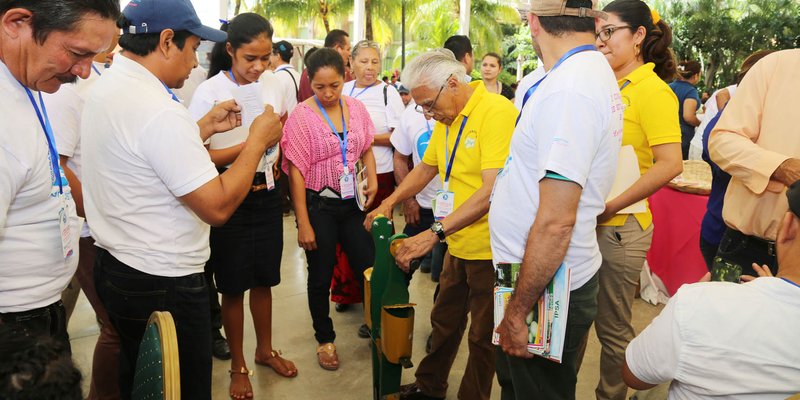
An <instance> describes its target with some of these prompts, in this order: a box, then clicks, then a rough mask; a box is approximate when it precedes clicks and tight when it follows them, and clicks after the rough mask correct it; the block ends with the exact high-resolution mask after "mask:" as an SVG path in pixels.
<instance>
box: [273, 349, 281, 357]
mask: <svg viewBox="0 0 800 400" xmlns="http://www.w3.org/2000/svg"><path fill="white" fill-rule="evenodd" d="M270 355H271V356H272V358H280V356H281V355H283V352H281V351H280V350H274V349H273V350H272V351H271V352H270Z"/></svg>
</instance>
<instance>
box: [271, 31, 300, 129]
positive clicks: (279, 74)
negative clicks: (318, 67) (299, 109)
mask: <svg viewBox="0 0 800 400" xmlns="http://www.w3.org/2000/svg"><path fill="white" fill-rule="evenodd" d="M293 56H294V46H292V44H291V43H289V42H287V41H285V40H281V41H279V42H277V43H274V44H273V45H272V54H271V55H270V56H269V62H270V64H271V65H272V68H273V76H274V77H275V82H276V83H277V84H278V86H277V88H278V92H279V93H281V95H280V98H281V100H282V101H283V108H284V109H285V110H286V114H287V115H288V114H289V113H291V112H292V110H294V108H295V107H296V106H297V96H298V94H299V93H300V73H299V72H297V70H296V69H294V66H292V64H290V62H291V60H292V57H293ZM273 90H274V89H273Z"/></svg>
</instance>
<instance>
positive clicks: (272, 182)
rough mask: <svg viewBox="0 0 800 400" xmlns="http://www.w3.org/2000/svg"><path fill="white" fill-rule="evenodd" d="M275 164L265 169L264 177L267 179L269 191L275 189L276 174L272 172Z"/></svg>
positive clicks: (268, 165)
mask: <svg viewBox="0 0 800 400" xmlns="http://www.w3.org/2000/svg"><path fill="white" fill-rule="evenodd" d="M273 167H274V164H269V163H268V164H267V165H266V166H265V167H264V176H265V177H266V178H267V191H269V190H272V189H275V172H274V171H273V170H272V168H273Z"/></svg>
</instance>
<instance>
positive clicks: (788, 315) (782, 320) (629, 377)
mask: <svg viewBox="0 0 800 400" xmlns="http://www.w3.org/2000/svg"><path fill="white" fill-rule="evenodd" d="M786 196H787V198H788V200H789V211H788V212H786V213H785V214H784V217H783V219H782V220H781V222H780V225H779V227H778V236H777V240H776V242H775V246H776V247H777V257H778V275H777V277H775V278H773V277H770V275H771V273H770V272H769V268H767V267H766V266H764V267H763V268H761V273H762V274H763V276H767V277H763V278H758V279H755V280H753V281H752V282H749V283H746V284H741V285H740V284H736V283H729V282H708V283H696V284H693V285H684V286H683V287H681V288H680V290H678V293H676V294H675V296H673V297H672V298H671V299H670V301H669V303H667V306H666V307H664V310H662V311H661V314H659V315H658V316H657V317H656V318H655V319H653V322H651V323H650V325H649V326H648V327H647V328H645V329H644V330H643V331H642V333H640V334H639V336H637V337H636V338H634V339H633V340H632V341H631V343H630V344H629V345H628V348H627V349H626V350H625V364H624V365H623V369H622V377H623V379H624V380H625V383H626V384H628V386H630V387H632V388H634V389H642V390H643V389H649V388H652V387H654V386H655V385H656V384H659V383H666V382H669V381H672V384H671V385H670V388H669V398H670V399H700V398H714V399H741V400H747V399H753V400H756V399H758V400H769V399H775V400H777V399H785V398H788V397H789V396H791V395H793V394H796V393H798V392H800V361H799V360H800V347H798V346H797V337H798V332H800V286H799V284H800V183H795V184H793V185H792V186H791V187H790V188H789V190H788V191H787V192H786ZM756 267H758V266H757V265H755V266H754V269H756ZM756 270H757V271H758V269H756Z"/></svg>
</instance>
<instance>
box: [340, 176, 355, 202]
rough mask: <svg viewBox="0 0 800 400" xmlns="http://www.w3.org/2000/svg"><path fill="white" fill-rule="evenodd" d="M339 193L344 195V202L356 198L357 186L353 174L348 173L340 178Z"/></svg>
mask: <svg viewBox="0 0 800 400" xmlns="http://www.w3.org/2000/svg"><path fill="white" fill-rule="evenodd" d="M339 193H341V195H342V200H348V199H352V198H354V197H355V196H356V185H355V179H353V174H351V173H346V174H342V176H341V177H339Z"/></svg>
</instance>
